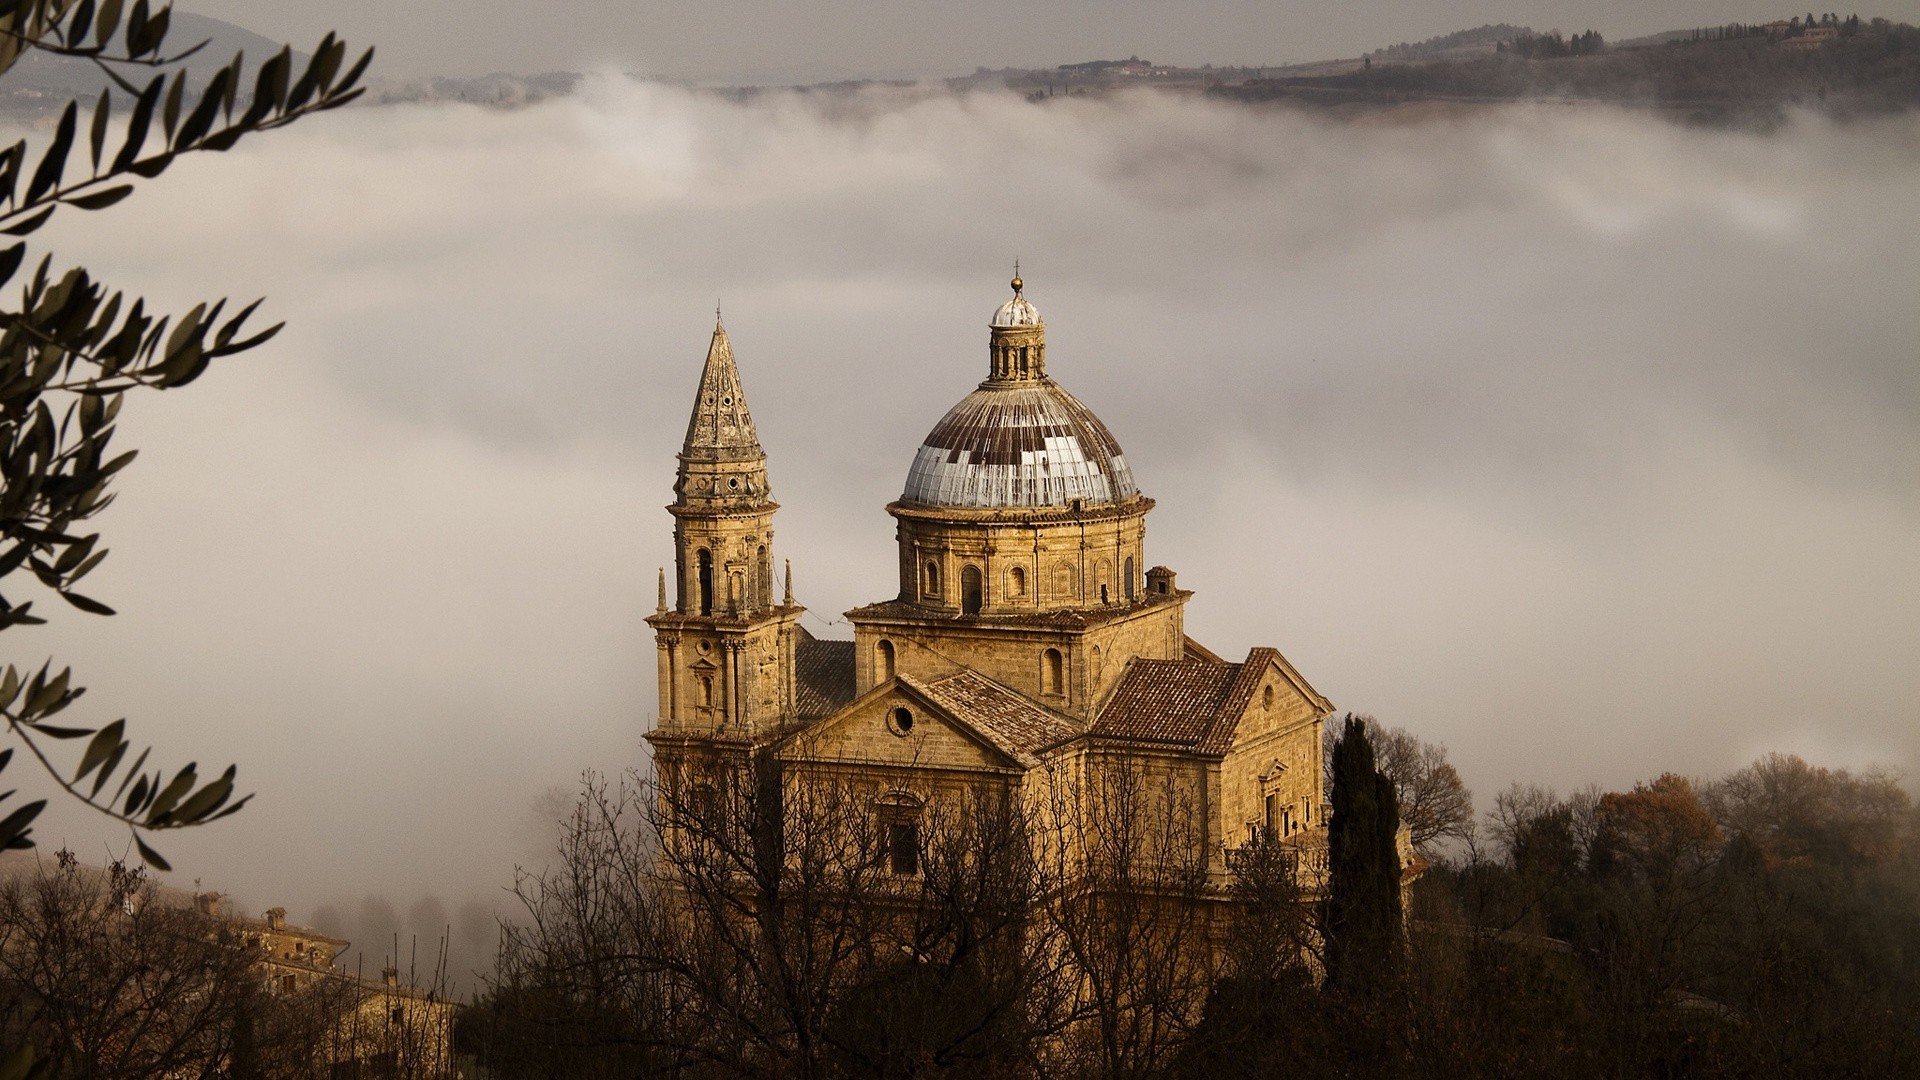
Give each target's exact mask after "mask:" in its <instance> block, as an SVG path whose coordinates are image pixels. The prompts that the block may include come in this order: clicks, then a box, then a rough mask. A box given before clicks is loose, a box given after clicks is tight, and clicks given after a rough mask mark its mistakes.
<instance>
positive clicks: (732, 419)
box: [681, 320, 766, 461]
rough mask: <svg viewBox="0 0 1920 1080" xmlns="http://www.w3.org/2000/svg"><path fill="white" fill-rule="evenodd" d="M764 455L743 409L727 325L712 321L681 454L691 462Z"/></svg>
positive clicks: (743, 395)
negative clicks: (708, 341)
mask: <svg viewBox="0 0 1920 1080" xmlns="http://www.w3.org/2000/svg"><path fill="white" fill-rule="evenodd" d="M765 456H766V454H765V452H763V451H762V450H761V449H760V436H759V434H758V433H756V432H755V431H754V430H753V415H752V414H751V413H749V412H748V411H747V394H746V391H745V390H744V389H742V388H741V386H740V369H739V368H738V367H736V366H735V365H734V362H733V346H732V344H730V343H729V342H728V341H727V328H726V327H725V326H723V325H721V324H720V323H719V321H717V320H716V321H715V322H714V324H713V343H712V344H711V345H709V346H707V365H706V367H705V368H703V369H702V370H701V372H700V392H699V394H698V395H697V396H696V397H695V398H694V399H693V416H692V418H691V419H689V420H688V421H687V441H686V444H685V445H684V446H682V447H681V457H683V458H685V459H688V460H691V461H747V460H752V459H755V458H764V457H765Z"/></svg>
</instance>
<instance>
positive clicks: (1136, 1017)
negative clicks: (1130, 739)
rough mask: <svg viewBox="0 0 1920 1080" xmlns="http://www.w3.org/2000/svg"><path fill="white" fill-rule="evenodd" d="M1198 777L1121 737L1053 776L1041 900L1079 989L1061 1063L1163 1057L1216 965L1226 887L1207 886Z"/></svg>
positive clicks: (1108, 1072) (1123, 1072)
mask: <svg viewBox="0 0 1920 1080" xmlns="http://www.w3.org/2000/svg"><path fill="white" fill-rule="evenodd" d="M1073 766H1079V767H1078V768H1074V767H1073ZM1199 782H1200V781H1199V778H1198V777H1196V776H1191V775H1187V774H1185V773H1183V772H1182V771H1180V770H1178V769H1177V768H1175V767H1171V766H1169V765H1166V764H1165V763H1162V762H1158V761H1156V760H1154V759H1152V758H1151V757H1149V756H1147V755H1145V754H1142V753H1136V752H1133V751H1131V750H1128V749H1125V748H1102V749H1097V750H1095V751H1093V752H1092V754H1091V755H1090V757H1089V759H1088V760H1086V761H1085V762H1084V763H1080V762H1071V763H1067V764H1066V765H1063V766H1062V767H1060V768H1058V769H1057V770H1056V772H1055V774H1054V776H1053V782H1052V784H1051V785H1050V790H1049V797H1048V799H1047V800H1046V804H1045V809H1044V812H1043V813H1044V816H1045V819H1046V820H1045V821H1044V824H1043V828H1044V829H1045V830H1046V831H1047V832H1048V833H1049V834H1050V835H1052V836H1054V837H1057V842H1055V843H1053V844H1051V845H1048V846H1046V847H1045V849H1044V850H1045V851H1046V858H1045V859H1044V860H1043V867H1042V871H1041V876H1042V882H1043V886H1042V887H1043V890H1044V892H1045V894H1046V895H1047V896H1048V898H1049V899H1048V902H1047V903H1046V904H1045V905H1044V911H1045V913H1046V917H1047V919H1048V920H1049V924H1050V926H1051V929H1052V931H1053V933H1054V934H1056V935H1057V937H1058V940H1059V945H1060V948H1061V949H1062V950H1063V951H1064V955H1065V957H1066V958H1067V960H1068V964H1069V968H1068V970H1067V971H1066V972H1065V975H1066V976H1067V978H1068V979H1069V980H1070V985H1071V986H1072V987H1073V989H1074V993H1075V1000H1074V1008H1073V1012H1072V1016H1073V1023H1072V1024H1071V1026H1070V1027H1069V1028H1068V1029H1067V1031H1066V1032H1065V1035H1066V1038H1065V1039H1064V1040H1063V1041H1062V1046H1063V1048H1064V1050H1065V1052H1066V1054H1067V1055H1068V1060H1067V1062H1066V1064H1068V1065H1069V1066H1070V1067H1072V1068H1076V1069H1077V1070H1078V1071H1080V1072H1081V1073H1083V1074H1086V1075H1102V1076H1115V1077H1122V1076H1146V1075H1151V1074H1153V1073H1154V1072H1156V1071H1158V1070H1159V1069H1161V1068H1163V1067H1164V1066H1165V1065H1166V1064H1167V1063H1168V1062H1169V1061H1170V1060H1171V1057H1172V1054H1173V1053H1174V1051H1175V1050H1176V1049H1177V1048H1178V1046H1179V1044H1180V1042H1181V1040H1182V1039H1183V1038H1184V1037H1185V1036H1186V1034H1187V1033H1188V1032H1189V1031H1190V1030H1191V1029H1192V1027H1193V1025H1194V1024H1195V1023H1196V1022H1197V1021H1198V1019H1199V1016H1198V1013H1199V1011H1200V1005H1201V1003H1202V1002H1203V1001H1204V999H1205V995H1206V993H1207V990H1208V988H1209V987H1210V986H1211V985H1212V984H1213V981H1214V978H1215V976H1216V975H1217V973H1218V965H1217V963H1216V958H1215V948H1216V945H1217V934H1216V931H1217V930H1218V928H1219V926H1218V920H1219V917H1220V915H1221V913H1222V912H1221V905H1220V904H1219V901H1220V899H1222V898H1221V897H1220V896H1218V895H1216V894H1214V893H1213V892H1212V891H1211V890H1210V887H1209V881H1208V866H1207V848H1206V844H1205V842H1204V838H1203V836H1202V833H1201V828H1202V825H1201V823H1202V821H1203V820H1204V819H1203V817H1202V813H1201V806H1200V799H1199V791H1198V790H1197V785H1198V783H1199Z"/></svg>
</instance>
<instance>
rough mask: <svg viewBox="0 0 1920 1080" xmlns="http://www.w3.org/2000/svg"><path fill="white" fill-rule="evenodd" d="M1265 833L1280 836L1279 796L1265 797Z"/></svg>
mask: <svg viewBox="0 0 1920 1080" xmlns="http://www.w3.org/2000/svg"><path fill="white" fill-rule="evenodd" d="M1267 831H1268V832H1270V833H1272V834H1273V835H1275V836H1279V835H1280V796H1278V795H1268V796H1267Z"/></svg>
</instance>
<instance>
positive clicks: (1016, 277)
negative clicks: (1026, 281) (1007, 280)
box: [1013, 259, 1023, 296]
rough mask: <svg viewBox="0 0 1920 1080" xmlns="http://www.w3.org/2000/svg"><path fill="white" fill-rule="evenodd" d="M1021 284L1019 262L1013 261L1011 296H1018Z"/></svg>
mask: <svg viewBox="0 0 1920 1080" xmlns="http://www.w3.org/2000/svg"><path fill="white" fill-rule="evenodd" d="M1022 284H1023V282H1021V280H1020V260H1019V259H1015V260H1013V295H1015V296H1019V295H1020V286H1021V285H1022Z"/></svg>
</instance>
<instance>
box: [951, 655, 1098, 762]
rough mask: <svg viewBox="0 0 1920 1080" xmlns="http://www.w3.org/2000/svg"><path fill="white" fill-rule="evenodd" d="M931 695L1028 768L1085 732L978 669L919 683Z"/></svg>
mask: <svg viewBox="0 0 1920 1080" xmlns="http://www.w3.org/2000/svg"><path fill="white" fill-rule="evenodd" d="M915 682H916V685H917V686H918V688H919V689H920V690H921V692H922V693H924V694H926V695H927V697H929V698H931V699H933V701H934V702H935V703H937V704H939V705H940V706H941V707H942V708H944V709H946V710H947V711H948V712H950V713H952V714H953V715H955V716H957V717H959V718H960V719H961V720H964V721H965V722H966V723H967V724H968V725H970V726H972V727H973V728H974V729H975V730H977V731H978V732H979V733H980V734H982V735H984V736H986V737H987V738H988V739H990V740H992V741H993V743H994V745H996V746H997V747H999V748H1000V749H1001V750H1003V751H1005V752H1006V753H1007V754H1008V755H1009V756H1010V757H1012V758H1013V759H1014V760H1016V761H1019V762H1020V763H1022V764H1024V765H1028V766H1031V765H1034V764H1037V763H1038V761H1039V757H1038V755H1039V753H1040V751H1042V750H1045V749H1047V748H1048V747H1050V746H1054V745H1057V744H1059V743H1062V742H1065V741H1066V740H1068V739H1071V738H1073V737H1074V736H1075V735H1078V734H1080V728H1079V726H1078V725H1076V724H1074V723H1073V721H1071V720H1069V719H1067V718H1066V717H1064V716H1061V715H1060V714H1059V713H1056V712H1054V711H1053V710H1051V709H1047V708H1044V707H1042V706H1040V705H1036V704H1035V703H1033V702H1032V701H1029V700H1028V699H1027V698H1025V697H1023V696H1021V695H1020V694H1018V693H1015V692H1014V691H1012V690H1009V689H1007V688H1006V687H1004V686H1001V685H1000V684H999V683H997V682H994V681H993V680H992V679H989V678H987V677H986V676H984V675H981V674H979V673H977V672H973V671H962V672H960V673H959V674H957V675H949V676H947V677H946V678H943V679H937V680H935V681H933V682H929V683H918V682H917V680H916V681H915Z"/></svg>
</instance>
